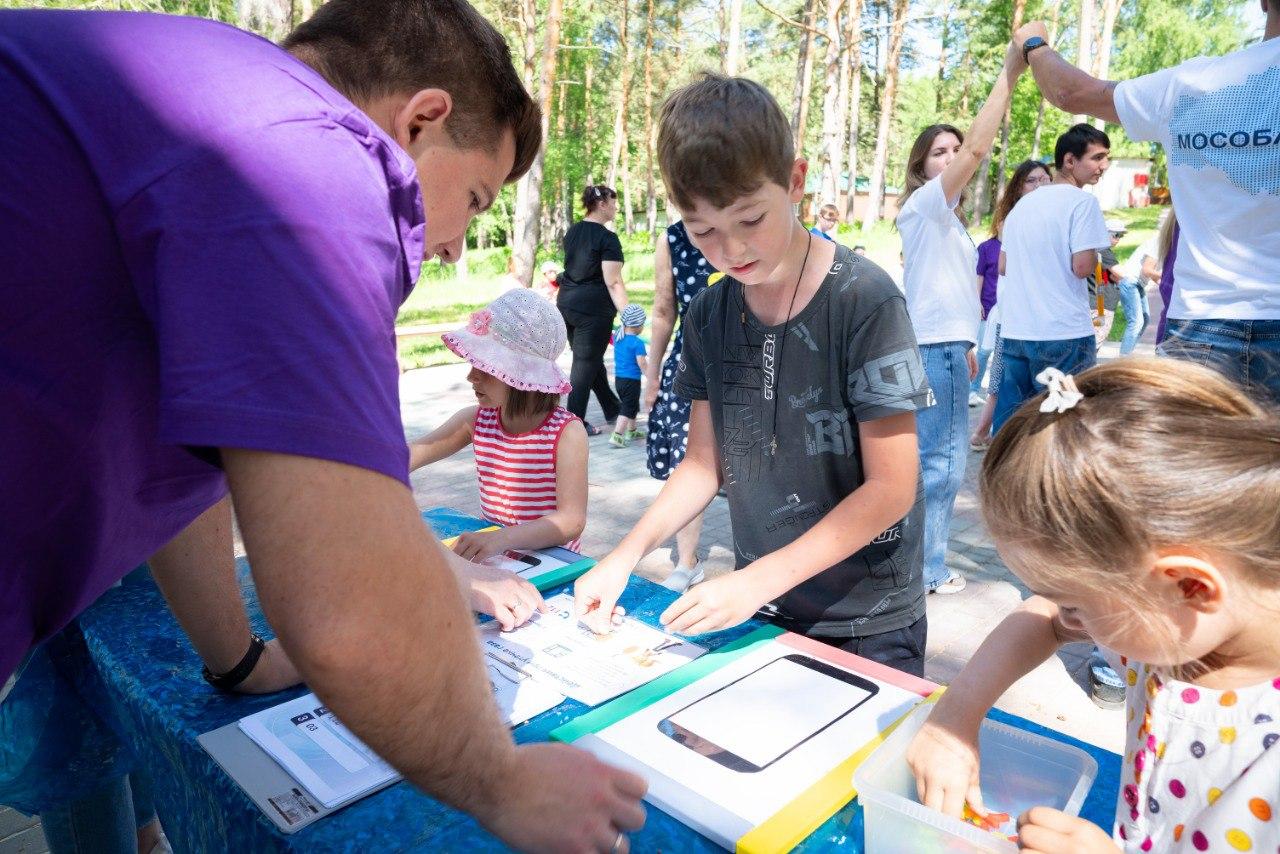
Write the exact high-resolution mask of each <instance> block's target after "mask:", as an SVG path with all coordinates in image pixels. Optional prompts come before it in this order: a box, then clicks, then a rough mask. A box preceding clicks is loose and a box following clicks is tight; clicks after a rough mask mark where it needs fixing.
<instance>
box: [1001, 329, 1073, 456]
mask: <svg viewBox="0 0 1280 854" xmlns="http://www.w3.org/2000/svg"><path fill="white" fill-rule="evenodd" d="M1000 358H1001V359H1002V360H1003V361H1004V367H1003V374H1002V376H1001V377H1000V388H999V390H998V392H997V394H998V398H997V400H996V414H995V418H994V419H993V420H992V422H991V434H992V435H993V436H994V435H995V434H996V433H999V432H1000V428H1001V427H1003V426H1004V422H1006V421H1008V420H1009V417H1010V416H1011V415H1013V413H1015V412H1017V411H1018V407H1020V406H1022V404H1024V403H1026V402H1027V401H1028V400H1030V399H1031V398H1033V397H1035V396H1036V395H1037V394H1039V393H1040V392H1041V391H1043V389H1042V388H1041V387H1040V385H1039V384H1038V383H1037V382H1036V374H1038V373H1040V372H1041V371H1043V370H1044V369H1045V368H1057V369H1058V370H1060V371H1062V372H1063V373H1064V374H1077V373H1079V372H1080V371H1083V370H1085V369H1086V368H1092V367H1093V366H1094V365H1095V364H1097V362H1098V342H1097V340H1096V339H1095V338H1094V337H1093V336H1092V335H1088V336H1085V337H1084V338H1068V339H1066V340H1063V341H1020V340H1018V339H1016V338H1001V339H1000Z"/></svg>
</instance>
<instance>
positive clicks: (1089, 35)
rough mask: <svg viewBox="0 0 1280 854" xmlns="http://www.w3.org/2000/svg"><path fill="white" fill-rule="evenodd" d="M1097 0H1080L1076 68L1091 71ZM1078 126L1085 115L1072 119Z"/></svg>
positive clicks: (1078, 115) (1075, 116)
mask: <svg viewBox="0 0 1280 854" xmlns="http://www.w3.org/2000/svg"><path fill="white" fill-rule="evenodd" d="M1095 12H1096V9H1095V0H1080V24H1079V32H1078V33H1077V35H1078V36H1079V40H1078V41H1077V50H1076V66H1077V67H1079V68H1082V69H1084V70H1085V71H1090V70H1092V69H1093V57H1092V56H1090V52H1091V51H1092V50H1093V32H1094V29H1095V24H1094V17H1095ZM1071 120H1072V121H1073V122H1075V123H1076V124H1079V123H1080V122H1082V121H1084V120H1085V116H1084V114H1083V113H1076V114H1075V115H1074V116H1072V117H1071Z"/></svg>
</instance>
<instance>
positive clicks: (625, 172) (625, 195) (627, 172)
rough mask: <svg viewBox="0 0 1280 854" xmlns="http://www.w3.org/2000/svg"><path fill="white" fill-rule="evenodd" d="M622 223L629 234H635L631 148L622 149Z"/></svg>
mask: <svg viewBox="0 0 1280 854" xmlns="http://www.w3.org/2000/svg"><path fill="white" fill-rule="evenodd" d="M622 207H623V211H622V221H623V223H625V225H626V229H627V234H635V231H636V221H635V205H633V204H632V198H631V146H629V145H628V146H625V147H624V148H623V149H622Z"/></svg>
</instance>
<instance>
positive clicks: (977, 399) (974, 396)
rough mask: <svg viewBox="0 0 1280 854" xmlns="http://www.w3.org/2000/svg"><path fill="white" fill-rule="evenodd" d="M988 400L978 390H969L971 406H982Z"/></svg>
mask: <svg viewBox="0 0 1280 854" xmlns="http://www.w3.org/2000/svg"><path fill="white" fill-rule="evenodd" d="M986 402H987V401H986V398H984V397H983V396H982V395H980V394H978V393H977V392H976V391H971V392H969V405H970V406H981V405H982V404H984V403H986Z"/></svg>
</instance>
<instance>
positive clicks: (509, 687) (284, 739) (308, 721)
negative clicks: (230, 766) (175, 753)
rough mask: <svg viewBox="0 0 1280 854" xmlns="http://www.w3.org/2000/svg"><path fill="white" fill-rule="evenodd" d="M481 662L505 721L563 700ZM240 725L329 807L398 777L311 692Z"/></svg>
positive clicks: (516, 674)
mask: <svg viewBox="0 0 1280 854" xmlns="http://www.w3.org/2000/svg"><path fill="white" fill-rule="evenodd" d="M485 667H486V669H487V671H488V676H489V684H490V687H491V688H492V689H493V696H494V699H495V700H496V701H497V704H498V712H499V714H500V715H501V716H502V718H503V720H505V721H506V723H507V726H519V725H520V724H522V723H524V722H525V721H527V720H529V719H530V718H533V717H536V716H537V715H540V714H542V713H543V712H545V711H547V710H548V709H553V708H555V707H556V706H558V705H560V704H561V703H562V702H564V695H563V694H560V693H558V692H556V691H554V690H552V689H551V688H548V687H547V686H546V685H543V684H541V683H538V682H536V681H534V680H533V679H530V678H529V677H528V676H526V675H525V674H523V673H521V672H519V671H518V670H513V669H512V668H510V667H508V666H506V665H504V664H502V663H501V662H499V661H494V660H492V659H486V660H485ZM240 730H241V731H242V732H243V733H244V734H245V735H246V736H248V737H249V738H250V739H252V740H253V742H254V743H255V744H257V745H258V746H259V747H261V748H262V749H263V750H265V751H266V752H267V755H269V756H270V757H271V758H272V759H274V760H275V761H276V763H277V764H279V765H280V767H282V768H284V770H285V771H287V772H288V773H289V775H290V776H291V777H293V779H295V780H297V781H298V782H299V783H300V784H301V785H302V786H303V787H304V788H305V789H306V790H307V791H308V792H310V793H311V795H312V796H313V797H314V798H315V799H316V800H318V801H319V802H320V803H322V804H324V806H326V807H328V808H330V809H332V808H334V807H336V806H339V805H341V804H346V803H350V802H351V801H353V800H356V799H357V798H360V797H362V796H364V795H366V794H368V793H370V792H373V791H375V790H377V789H380V788H382V787H383V786H385V785H386V784H387V783H390V782H392V781H394V780H398V779H399V778H400V775H399V774H398V773H397V772H396V770H395V769H394V768H392V767H391V766H390V765H388V764H387V763H386V762H384V761H383V760H382V759H381V758H380V757H379V756H378V755H377V754H376V753H374V752H373V750H371V749H370V748H369V747H368V746H367V745H366V744H365V743H364V742H362V741H361V740H360V739H359V738H357V737H356V736H355V734H354V733H352V732H351V730H349V729H347V728H346V727H345V726H343V724H342V722H341V721H339V720H338V719H337V718H336V717H334V715H333V713H331V712H330V711H329V709H328V708H327V707H326V706H325V705H324V704H323V703H322V702H321V701H320V699H319V698H318V697H316V695H315V694H306V695H304V696H302V697H298V698H297V699H296V700H290V701H289V702H287V703H282V704H281V705H279V706H274V707H272V708H270V709H265V710H263V711H261V712H258V713H257V714H254V715H249V716H248V717H246V718H244V719H243V720H241V721H240Z"/></svg>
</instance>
